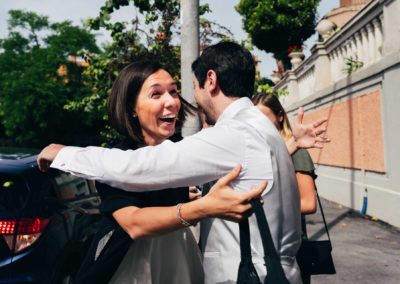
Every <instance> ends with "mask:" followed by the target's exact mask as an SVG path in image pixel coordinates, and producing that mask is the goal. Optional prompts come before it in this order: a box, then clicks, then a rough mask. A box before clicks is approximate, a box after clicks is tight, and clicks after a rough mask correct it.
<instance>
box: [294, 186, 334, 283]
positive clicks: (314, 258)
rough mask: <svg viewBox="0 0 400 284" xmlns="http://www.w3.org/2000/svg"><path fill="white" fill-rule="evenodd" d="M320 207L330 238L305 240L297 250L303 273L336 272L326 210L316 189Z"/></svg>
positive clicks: (298, 261)
mask: <svg viewBox="0 0 400 284" xmlns="http://www.w3.org/2000/svg"><path fill="white" fill-rule="evenodd" d="M316 194H317V199H318V204H319V208H320V210H321V215H322V220H323V221H324V226H325V231H326V234H327V235H328V240H322V241H311V240H303V241H302V243H301V246H300V249H299V251H298V252H297V263H298V264H299V267H300V270H301V272H302V273H303V274H308V275H317V274H335V273H336V269H335V264H334V263H333V259H332V254H331V253H332V244H331V238H330V236H329V230H328V226H327V225H326V221H325V215H324V210H323V209H322V204H321V200H320V199H319V195H318V191H317V190H316Z"/></svg>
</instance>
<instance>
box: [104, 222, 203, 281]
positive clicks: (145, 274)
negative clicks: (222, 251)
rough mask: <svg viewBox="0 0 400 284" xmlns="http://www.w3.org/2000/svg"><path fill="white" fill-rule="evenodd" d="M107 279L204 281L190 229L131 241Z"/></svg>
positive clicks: (198, 252)
mask: <svg viewBox="0 0 400 284" xmlns="http://www.w3.org/2000/svg"><path fill="white" fill-rule="evenodd" d="M110 283H113V284H114V283H118V284H122V283H123V284H125V283H126V284H161V283H163V284H164V283H171V284H174V283H176V284H181V283H185V284H186V283H187V284H203V283H204V272H203V266H202V262H201V254H200V250H199V247H198V245H197V243H196V240H195V238H194V237H193V234H192V232H191V231H190V229H188V228H185V229H181V230H177V231H174V232H171V233H167V234H164V235H161V236H157V237H152V238H146V239H141V240H137V241H134V242H133V243H132V245H131V246H130V248H129V250H128V252H127V253H126V255H125V257H124V259H123V260H122V262H121V265H120V266H119V267H118V269H117V271H116V272H115V274H114V276H113V278H112V279H111V281H110Z"/></svg>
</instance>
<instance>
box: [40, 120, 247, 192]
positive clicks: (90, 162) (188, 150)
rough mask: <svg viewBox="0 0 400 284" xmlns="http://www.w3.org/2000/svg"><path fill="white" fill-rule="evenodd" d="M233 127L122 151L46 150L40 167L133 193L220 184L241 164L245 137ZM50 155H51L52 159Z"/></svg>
mask: <svg viewBox="0 0 400 284" xmlns="http://www.w3.org/2000/svg"><path fill="white" fill-rule="evenodd" d="M237 132H238V131H236V130H235V129H234V128H232V127H226V126H222V127H218V128H211V129H207V130H203V131H201V132H199V133H197V134H195V135H193V136H191V137H188V138H185V139H183V140H182V141H180V142H177V143H172V142H171V141H165V142H163V143H161V144H160V145H157V146H148V147H143V148H140V149H138V150H135V151H132V150H128V151H122V150H119V149H105V148H100V147H87V148H78V147H62V146H61V145H53V146H48V147H46V148H45V149H44V150H43V151H42V152H41V154H40V155H39V158H38V164H39V165H45V164H46V163H48V162H51V161H52V160H53V158H54V156H56V158H55V159H54V162H53V163H52V165H51V167H54V168H57V169H60V170H63V171H66V172H70V173H72V174H74V175H79V176H82V177H85V178H88V179H94V180H98V181H101V182H104V183H108V184H110V185H112V186H114V187H119V188H122V189H126V190H129V191H146V190H157V189H163V188H166V187H180V186H187V185H191V184H202V183H205V182H208V181H211V180H216V179H218V178H220V177H222V176H223V175H224V174H226V173H228V172H229V171H230V170H231V169H232V168H233V167H234V166H235V165H237V164H243V160H244V154H245V153H244V149H245V145H244V138H242V136H243V135H240V133H237ZM49 153H50V154H49Z"/></svg>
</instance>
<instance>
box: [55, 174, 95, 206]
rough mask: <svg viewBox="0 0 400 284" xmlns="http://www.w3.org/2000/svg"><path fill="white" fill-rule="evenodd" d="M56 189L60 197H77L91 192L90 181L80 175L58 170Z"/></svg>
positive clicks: (65, 198)
mask: <svg viewBox="0 0 400 284" xmlns="http://www.w3.org/2000/svg"><path fill="white" fill-rule="evenodd" d="M54 184H55V186H54V190H55V193H56V195H57V197H58V198H60V199H63V200H68V199H76V198H79V197H83V196H86V195H90V194H91V188H90V186H89V183H88V182H87V181H86V180H85V179H83V178H80V177H76V176H73V175H70V174H67V173H62V172H58V173H57V174H56V175H55V176H54Z"/></svg>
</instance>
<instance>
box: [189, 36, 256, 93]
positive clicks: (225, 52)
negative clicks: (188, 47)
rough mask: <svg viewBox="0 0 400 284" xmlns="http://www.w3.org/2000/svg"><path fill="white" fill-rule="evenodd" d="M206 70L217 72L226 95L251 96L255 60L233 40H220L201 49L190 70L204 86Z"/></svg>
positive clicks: (200, 84) (221, 87) (219, 83)
mask: <svg viewBox="0 0 400 284" xmlns="http://www.w3.org/2000/svg"><path fill="white" fill-rule="evenodd" d="M208 70H214V72H215V73H216V74H217V79H218V85H219V87H220V89H221V91H222V92H223V93H224V94H225V96H227V97H239V98H240V97H251V96H252V94H253V92H254V80H255V74H256V69H255V62H254V59H253V56H252V55H251V53H250V52H249V51H248V50H247V49H245V48H244V47H242V46H240V45H239V44H237V43H234V42H226V41H225V42H220V43H218V44H215V45H212V46H209V47H207V48H206V49H204V50H203V52H202V54H201V55H200V57H199V58H197V59H196V60H195V61H194V62H193V63H192V71H193V73H194V75H195V76H196V79H197V80H198V81H199V86H200V87H201V88H203V87H204V83H205V82H206V79H207V72H208Z"/></svg>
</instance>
